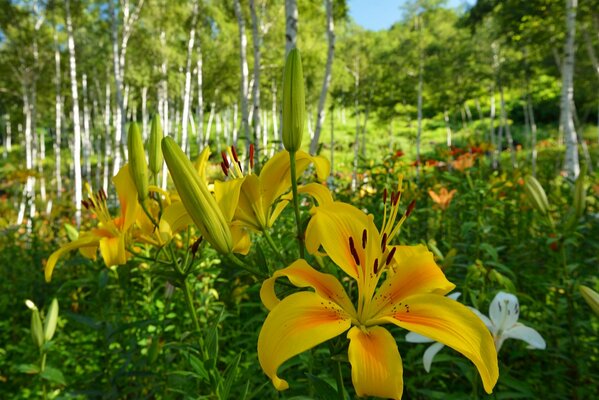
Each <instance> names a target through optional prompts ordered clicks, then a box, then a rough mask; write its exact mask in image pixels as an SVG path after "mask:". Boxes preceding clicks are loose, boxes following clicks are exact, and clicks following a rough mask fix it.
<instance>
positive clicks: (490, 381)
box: [369, 294, 499, 393]
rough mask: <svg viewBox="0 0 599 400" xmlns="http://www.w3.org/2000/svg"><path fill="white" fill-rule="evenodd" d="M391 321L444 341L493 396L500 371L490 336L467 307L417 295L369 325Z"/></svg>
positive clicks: (442, 299) (434, 296) (437, 297)
mask: <svg viewBox="0 0 599 400" xmlns="http://www.w3.org/2000/svg"><path fill="white" fill-rule="evenodd" d="M381 322H389V323H392V324H395V325H397V326H400V327H402V328H405V329H408V330H410V331H413V332H416V333H419V334H421V335H424V336H426V337H429V338H431V339H433V340H436V341H438V342H441V343H443V344H445V345H447V346H449V347H451V348H452V349H454V350H456V351H458V352H459V353H462V354H463V355H464V356H466V357H467V358H468V359H470V361H472V362H473V363H474V365H475V366H476V368H477V369H478V372H479V374H480V376H481V378H482V381H483V385H484V388H485V391H486V392H487V393H491V392H492V390H493V387H494V386H495V383H496V382H497V378H498V377H499V369H498V366H497V352H496V351H495V345H494V343H493V338H492V337H491V334H490V333H489V331H488V330H487V328H486V327H485V325H484V324H483V323H482V321H481V320H480V319H479V318H478V317H477V316H476V315H474V314H473V313H472V312H471V311H470V310H469V309H468V307H466V306H464V305H462V304H460V303H458V302H457V301H455V300H451V299H448V298H446V297H445V296H441V295H438V294H418V295H414V296H410V297H407V298H405V299H403V300H401V302H400V303H397V304H396V306H395V309H393V310H392V312H391V313H390V314H389V315H388V316H383V317H381V318H379V319H377V320H373V321H369V324H377V323H381Z"/></svg>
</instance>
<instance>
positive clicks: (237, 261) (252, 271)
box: [227, 253, 268, 279]
mask: <svg viewBox="0 0 599 400" xmlns="http://www.w3.org/2000/svg"><path fill="white" fill-rule="evenodd" d="M227 258H228V259H229V261H231V262H232V263H233V264H235V265H236V266H237V267H239V268H241V269H243V270H244V271H247V272H249V273H250V274H252V275H254V276H255V277H257V278H261V279H266V278H268V276H267V275H265V274H263V273H262V272H260V271H258V270H257V269H254V268H252V267H250V266H249V265H247V264H246V263H244V262H243V261H241V260H240V259H239V258H237V256H235V255H234V254H233V253H230V254H227Z"/></svg>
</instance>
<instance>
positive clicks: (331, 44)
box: [310, 0, 335, 155]
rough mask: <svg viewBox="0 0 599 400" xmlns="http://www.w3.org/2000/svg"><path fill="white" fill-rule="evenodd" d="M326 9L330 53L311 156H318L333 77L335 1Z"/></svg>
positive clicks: (328, 2) (328, 54) (321, 92)
mask: <svg viewBox="0 0 599 400" xmlns="http://www.w3.org/2000/svg"><path fill="white" fill-rule="evenodd" d="M325 7H326V12H327V39H328V45H329V46H328V51H327V64H326V67H325V71H324V78H323V80H322V89H321V90H320V98H319V99H318V109H317V111H316V129H315V130H314V137H313V138H312V141H311V142H310V154H312V155H314V154H316V150H317V149H318V141H319V140H320V131H321V129H322V126H323V124H324V118H325V114H326V112H325V103H326V100H327V93H328V91H329V85H330V84H331V75H332V71H333V57H334V55H335V26H334V23H333V0H325Z"/></svg>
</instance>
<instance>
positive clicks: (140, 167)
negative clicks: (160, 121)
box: [127, 122, 148, 203]
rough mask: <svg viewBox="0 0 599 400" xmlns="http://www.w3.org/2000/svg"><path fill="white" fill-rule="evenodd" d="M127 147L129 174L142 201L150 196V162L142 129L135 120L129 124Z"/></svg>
mask: <svg viewBox="0 0 599 400" xmlns="http://www.w3.org/2000/svg"><path fill="white" fill-rule="evenodd" d="M127 147H128V150H129V174H130V175H131V179H132V180H133V183H134V184H135V188H136V189H137V197H138V199H139V202H140V203H141V202H143V201H144V200H145V199H146V198H147V197H148V163H147V161H146V153H145V150H144V142H143V140H142V138H141V131H140V130H139V126H138V125H137V123H135V122H132V123H131V125H130V126H129V133H128V134H127Z"/></svg>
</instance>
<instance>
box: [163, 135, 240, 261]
mask: <svg viewBox="0 0 599 400" xmlns="http://www.w3.org/2000/svg"><path fill="white" fill-rule="evenodd" d="M162 153H163V154H164V160H165V161H166V165H167V167H168V170H169V172H170V173H171V177H172V178H173V182H174V183H175V188H176V189H177V192H178V193H179V196H180V197H181V202H182V203H183V205H184V206H185V209H186V210H187V213H188V214H189V216H190V217H191V219H192V220H193V222H194V223H195V224H196V225H197V227H198V228H199V230H200V232H202V236H204V238H205V239H206V240H208V242H209V243H210V244H211V245H212V246H213V247H214V248H215V249H216V250H217V251H218V252H220V253H223V254H229V253H230V252H231V250H232V249H233V238H232V235H231V230H230V229H229V225H228V224H227V221H226V219H225V217H224V215H223V213H222V211H221V210H220V208H219V207H218V204H217V203H216V199H215V198H214V197H213V195H212V194H211V193H210V191H209V190H208V186H206V183H204V182H203V181H202V180H200V178H199V176H198V173H197V171H196V169H195V168H194V166H193V164H192V163H191V161H189V159H188V158H187V156H186V155H185V153H183V150H181V148H180V147H179V146H178V145H177V143H175V141H174V140H173V139H172V138H170V137H166V138H164V139H162Z"/></svg>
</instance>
